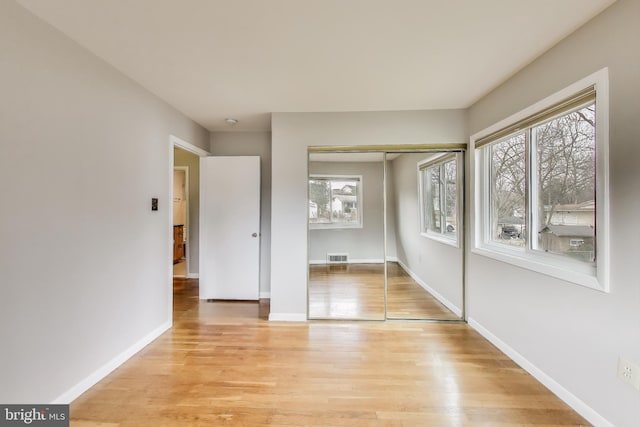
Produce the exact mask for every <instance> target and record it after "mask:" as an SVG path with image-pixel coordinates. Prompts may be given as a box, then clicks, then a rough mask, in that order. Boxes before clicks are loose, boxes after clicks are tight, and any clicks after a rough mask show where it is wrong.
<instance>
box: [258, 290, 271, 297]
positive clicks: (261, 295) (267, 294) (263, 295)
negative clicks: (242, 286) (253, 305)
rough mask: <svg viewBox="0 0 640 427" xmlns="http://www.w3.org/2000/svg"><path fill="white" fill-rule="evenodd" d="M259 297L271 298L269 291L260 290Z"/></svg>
mask: <svg viewBox="0 0 640 427" xmlns="http://www.w3.org/2000/svg"><path fill="white" fill-rule="evenodd" d="M260 299H271V292H262V291H260Z"/></svg>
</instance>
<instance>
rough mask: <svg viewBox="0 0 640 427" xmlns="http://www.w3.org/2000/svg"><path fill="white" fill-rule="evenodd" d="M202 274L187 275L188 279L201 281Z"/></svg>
mask: <svg viewBox="0 0 640 427" xmlns="http://www.w3.org/2000/svg"><path fill="white" fill-rule="evenodd" d="M199 278H200V274H198V273H187V279H199Z"/></svg>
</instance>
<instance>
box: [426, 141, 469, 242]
mask: <svg viewBox="0 0 640 427" xmlns="http://www.w3.org/2000/svg"><path fill="white" fill-rule="evenodd" d="M451 161H453V162H455V166H456V209H455V216H456V230H455V234H454V235H451V234H447V233H446V224H447V221H446V212H443V209H442V207H443V202H442V201H443V199H446V184H445V183H443V181H441V182H440V184H441V185H440V189H439V201H440V224H441V227H440V231H435V230H431V229H429V223H428V221H427V220H426V218H427V212H428V206H429V204H428V202H429V198H428V197H426V195H427V189H426V188H425V187H426V182H425V175H427V171H428V170H429V169H432V168H434V167H438V168H439V171H440V176H443V175H442V174H443V173H444V171H445V165H446V164H447V163H449V162H451ZM463 168H464V164H463V161H462V152H459V151H456V152H447V153H442V154H440V155H438V156H436V157H432V158H428V159H425V160H422V161H420V162H418V164H417V175H418V199H419V206H418V208H419V209H420V212H419V216H420V235H421V236H423V237H426V238H428V239H431V240H435V241H438V242H441V243H445V244H447V245H450V246H454V247H456V248H459V247H460V246H461V233H460V230H461V229H462V228H461V227H463V211H462V201H463V198H462V195H463V188H464V187H463ZM443 218H444V220H443ZM442 224H444V228H443V227H442Z"/></svg>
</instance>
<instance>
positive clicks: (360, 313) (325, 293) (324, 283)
mask: <svg viewBox="0 0 640 427" xmlns="http://www.w3.org/2000/svg"><path fill="white" fill-rule="evenodd" d="M387 270H388V280H387V286H388V295H387V313H386V316H387V318H389V319H422V320H456V319H458V316H456V315H455V314H454V313H452V312H451V311H450V310H449V309H448V308H447V307H445V306H444V305H443V304H442V303H440V301H438V300H437V299H436V298H434V297H433V296H432V295H431V294H430V293H429V292H427V291H426V290H425V289H424V288H423V287H422V286H420V285H419V284H418V283H416V281H415V280H413V279H412V278H411V276H409V274H407V272H406V271H404V269H403V268H402V267H401V266H400V265H399V264H398V263H397V262H388V263H387ZM460 286H461V287H462V284H460ZM309 318H311V319H358V320H384V318H385V308H384V264H333V265H310V266H309Z"/></svg>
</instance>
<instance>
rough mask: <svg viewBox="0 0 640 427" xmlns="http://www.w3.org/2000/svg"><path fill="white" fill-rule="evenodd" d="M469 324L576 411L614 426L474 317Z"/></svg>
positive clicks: (603, 425)
mask: <svg viewBox="0 0 640 427" xmlns="http://www.w3.org/2000/svg"><path fill="white" fill-rule="evenodd" d="M468 323H469V326H471V327H472V328H473V329H475V330H476V331H477V332H478V333H479V334H480V335H482V336H483V337H484V338H486V339H487V340H488V341H489V342H490V343H491V344H493V345H495V346H496V347H497V348H498V349H499V350H500V351H502V352H503V353H504V354H506V355H507V356H508V357H509V358H510V359H511V360H513V361H514V362H515V363H517V364H518V365H520V367H521V368H522V369H524V370H525V371H527V372H528V373H530V374H531V375H532V376H533V377H534V378H535V379H536V380H538V381H539V382H541V383H542V384H543V385H544V386H545V387H547V388H548V389H549V390H551V392H553V393H554V394H555V395H556V396H558V397H559V398H560V399H562V401H564V402H565V403H566V404H567V405H569V406H570V407H571V408H573V409H574V410H575V411H576V412H578V413H579V414H580V415H582V416H583V417H584V418H586V419H587V421H589V422H590V423H592V424H593V425H595V426H599V427H614V426H613V424H611V423H610V422H609V421H607V420H606V419H605V418H604V417H603V416H602V415H600V414H598V413H597V412H596V411H595V410H594V409H593V408H591V407H590V406H589V405H587V404H586V403H585V402H583V401H582V400H580V399H579V398H578V397H577V396H576V395H574V394H573V393H571V392H570V391H569V390H567V389H566V388H564V387H563V386H562V385H561V384H560V383H558V382H557V381H556V380H554V379H553V378H552V377H550V376H549V375H548V374H546V373H545V372H544V371H543V370H542V369H540V368H538V367H537V366H535V365H534V364H533V363H531V362H530V361H529V360H527V359H526V358H525V357H524V356H523V355H521V354H520V353H518V352H517V351H516V350H514V349H513V348H512V347H511V346H509V345H508V344H507V343H505V342H504V341H502V340H501V339H500V338H498V337H497V336H496V335H494V334H493V333H491V332H490V331H489V330H488V329H487V328H485V327H484V326H482V325H481V324H480V323H479V322H477V321H476V320H475V319H473V318H469V320H468Z"/></svg>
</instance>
